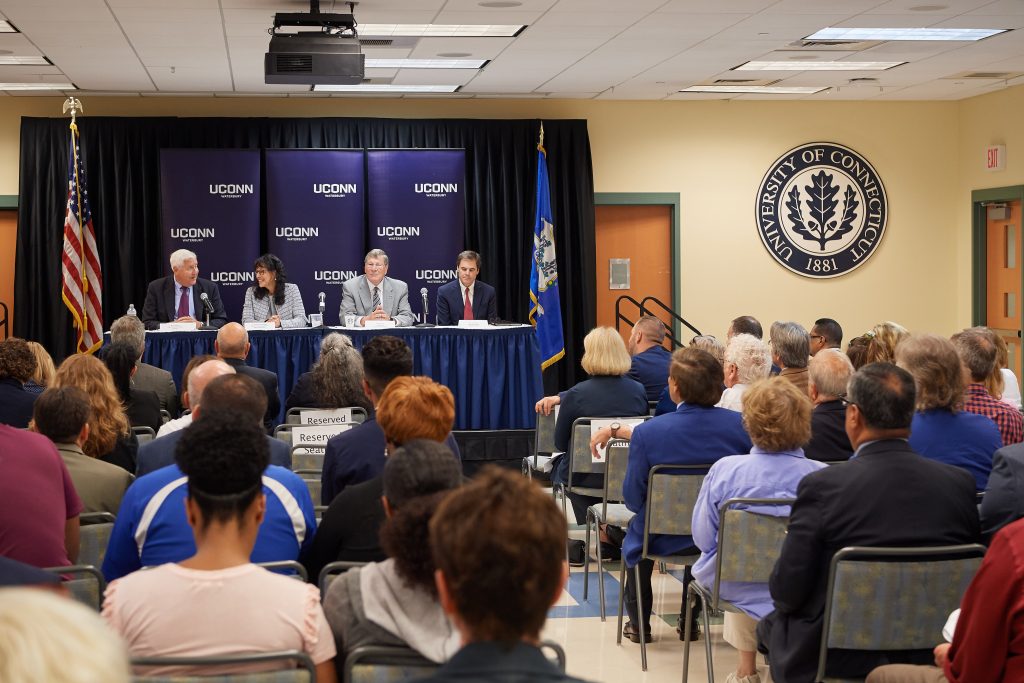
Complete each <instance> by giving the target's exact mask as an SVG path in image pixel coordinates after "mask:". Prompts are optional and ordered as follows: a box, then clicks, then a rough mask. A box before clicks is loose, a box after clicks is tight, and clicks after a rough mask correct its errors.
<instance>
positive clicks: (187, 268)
mask: <svg viewBox="0 0 1024 683" xmlns="http://www.w3.org/2000/svg"><path fill="white" fill-rule="evenodd" d="M170 264H171V275H168V276H167V277H162V278H157V279H156V280H153V281H152V282H150V283H149V287H148V288H147V289H146V301H145V303H143V304H142V322H143V324H145V326H146V329H147V330H156V329H159V328H160V324H161V323H167V322H178V323H190V324H192V325H195V326H196V329H200V328H201V327H202V326H203V322H202V321H203V320H206V319H209V321H210V327H221V326H222V325H224V323H226V322H227V321H228V316H227V314H226V313H225V312H224V304H223V303H222V302H221V298H220V289H218V288H217V283H215V282H211V281H210V280H206V279H204V278H201V277H199V259H198V257H197V256H196V255H195V253H193V252H191V251H189V250H188V249H178V250H176V251H174V252H172V253H171V257H170ZM204 294H205V295H206V296H207V299H208V302H209V304H210V306H211V307H212V308H213V311H212V312H211V313H210V314H209V315H207V314H206V312H205V304H204V301H203V295H204Z"/></svg>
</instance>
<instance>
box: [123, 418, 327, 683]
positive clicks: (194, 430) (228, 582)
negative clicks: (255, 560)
mask: <svg viewBox="0 0 1024 683" xmlns="http://www.w3.org/2000/svg"><path fill="white" fill-rule="evenodd" d="M176 460H177V463H178V466H179V467H180V468H181V470H182V471H183V472H184V473H185V475H186V476H187V477H188V498H187V499H186V502H185V512H186V516H187V517H188V523H189V525H190V526H191V527H192V532H193V534H194V536H195V541H196V554H195V555H193V556H192V557H190V558H189V559H187V560H185V561H184V562H181V563H178V564H165V565H161V566H159V567H156V568H154V569H150V570H145V571H139V572H135V573H134V574H130V575H128V576H126V577H124V578H122V579H120V580H117V581H114V582H112V583H111V584H110V586H109V587H108V588H107V593H106V596H105V598H104V602H103V616H104V617H105V618H106V619H107V621H108V623H110V625H111V626H112V627H113V628H114V629H116V630H117V631H118V632H119V633H120V634H121V636H122V637H123V638H124V639H125V641H126V642H127V644H128V648H129V650H130V652H131V655H132V656H133V657H211V656H219V655H242V654H257V653H262V652H273V651H282V650H299V651H302V652H305V653H307V654H308V655H309V656H310V658H311V659H312V660H313V662H314V663H315V664H316V668H317V680H318V681H321V682H325V681H326V682H327V683H334V681H335V680H336V675H335V670H334V662H333V660H334V655H335V646H334V638H333V637H332V635H331V631H330V628H329V627H328V625H327V620H326V619H325V618H324V612H323V609H321V607H320V592H319V591H318V590H317V589H316V588H315V587H314V586H311V585H308V584H305V583H302V582H299V581H296V580H294V579H290V578H288V577H286V576H281V575H279V574H274V573H271V572H269V571H266V570H265V569H263V568H261V567H257V566H256V565H254V564H251V563H250V562H249V556H250V555H251V553H252V549H253V546H254V545H255V543H256V535H257V533H258V532H259V527H260V523H261V522H262V521H263V515H264V511H265V507H266V501H265V499H264V495H263V493H262V486H263V483H262V482H263V479H262V474H263V470H265V469H266V467H267V464H268V462H269V451H268V449H267V440H266V438H265V436H264V433H263V430H262V429H261V428H260V425H258V424H256V423H252V422H251V420H250V419H248V418H244V417H242V416H237V415H233V414H231V413H217V414H211V415H208V416H207V415H204V417H203V419H202V420H196V422H195V423H194V424H193V425H192V426H191V427H189V428H188V430H186V432H185V435H184V436H183V437H182V439H181V441H180V442H179V444H178V447H177V452H176ZM278 667H280V664H278V663H270V664H259V665H252V666H249V667H245V668H240V667H238V666H233V667H230V668H228V667H224V666H219V667H210V666H205V667H181V666H173V667H146V669H147V670H146V671H145V672H144V673H146V674H147V675H153V676H178V675H214V674H224V673H247V672H250V671H262V670H266V669H268V668H269V669H273V668H278ZM137 673H143V672H137Z"/></svg>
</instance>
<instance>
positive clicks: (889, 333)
mask: <svg viewBox="0 0 1024 683" xmlns="http://www.w3.org/2000/svg"><path fill="white" fill-rule="evenodd" d="M865 336H867V338H868V348H867V351H865V355H864V362H865V363H895V362H896V347H897V346H899V345H900V342H901V341H903V340H904V339H906V338H907V337H909V336H910V332H908V331H907V328H905V327H903V326H902V325H900V324H898V323H894V322H889V321H886V322H884V323H879V324H877V325H875V326H874V327H872V328H871V331H870V332H868V333H867V335H865Z"/></svg>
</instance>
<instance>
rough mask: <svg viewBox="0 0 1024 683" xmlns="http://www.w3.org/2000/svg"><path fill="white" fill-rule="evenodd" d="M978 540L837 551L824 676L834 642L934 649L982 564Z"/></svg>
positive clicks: (822, 658)
mask: <svg viewBox="0 0 1024 683" xmlns="http://www.w3.org/2000/svg"><path fill="white" fill-rule="evenodd" d="M984 554H985V547H984V546H981V545H978V544H970V545H955V546H939V547H927V548H864V547H850V548H843V549H842V550H840V551H839V552H837V553H836V554H835V555H834V556H833V557H832V562H831V565H830V567H829V574H828V587H827V590H826V593H825V615H824V620H823V624H822V636H821V648H820V650H819V656H818V678H817V679H816V680H821V679H822V677H824V675H825V668H826V666H825V663H826V658H827V655H828V650H829V649H830V648H842V649H847V650H923V649H928V650H930V649H931V648H932V647H933V646H934V645H935V639H936V638H937V637H938V634H940V633H942V627H943V625H944V624H945V623H946V619H947V617H948V616H949V613H950V612H952V611H953V610H954V609H956V608H957V607H959V606H960V599H961V598H962V597H963V594H964V591H965V590H966V589H967V584H969V583H970V582H971V579H972V578H973V577H974V574H975V573H976V572H977V570H978V566H979V565H980V564H981V560H982V557H983V556H984Z"/></svg>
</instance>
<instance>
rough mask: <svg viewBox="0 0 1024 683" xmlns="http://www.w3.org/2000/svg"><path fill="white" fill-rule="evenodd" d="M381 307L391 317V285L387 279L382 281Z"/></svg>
mask: <svg viewBox="0 0 1024 683" xmlns="http://www.w3.org/2000/svg"><path fill="white" fill-rule="evenodd" d="M380 307H381V308H383V309H384V312H385V313H387V314H388V315H391V313H390V311H391V284H390V282H389V281H388V279H387V278H386V277H385V278H384V279H383V280H381V281H380Z"/></svg>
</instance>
